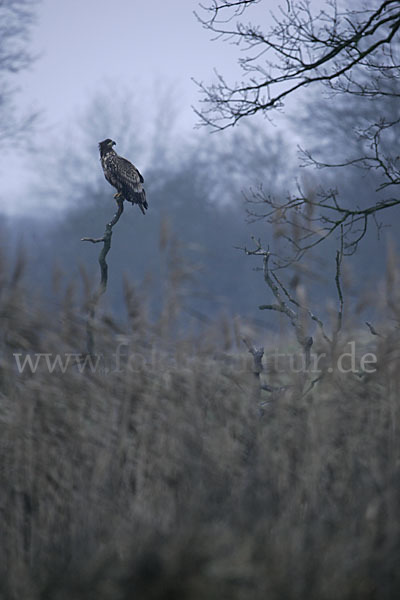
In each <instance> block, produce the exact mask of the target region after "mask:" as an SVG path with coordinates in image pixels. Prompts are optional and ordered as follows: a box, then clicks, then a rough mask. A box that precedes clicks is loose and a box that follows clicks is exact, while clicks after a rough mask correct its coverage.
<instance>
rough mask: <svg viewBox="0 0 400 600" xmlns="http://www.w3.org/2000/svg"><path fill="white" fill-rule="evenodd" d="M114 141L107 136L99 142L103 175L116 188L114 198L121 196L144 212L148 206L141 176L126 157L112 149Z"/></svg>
mask: <svg viewBox="0 0 400 600" xmlns="http://www.w3.org/2000/svg"><path fill="white" fill-rule="evenodd" d="M113 146H115V142H113V140H110V139H109V138H107V139H106V140H103V141H102V142H100V143H99V150H100V162H101V166H102V167H103V171H104V176H105V178H106V179H107V181H108V183H111V185H112V186H113V187H115V189H116V190H117V192H118V193H117V194H115V197H116V198H122V199H123V200H127V201H128V202H132V204H138V205H139V208H140V210H141V211H142V213H143V214H145V211H146V209H147V208H148V204H147V200H146V192H145V191H144V189H143V181H144V180H143V177H142V175H141V174H140V173H139V171H138V170H137V168H136V167H135V166H134V165H133V164H132V163H131V162H129V160H127V159H126V158H123V157H122V156H119V155H118V154H117V153H116V152H115V150H113Z"/></svg>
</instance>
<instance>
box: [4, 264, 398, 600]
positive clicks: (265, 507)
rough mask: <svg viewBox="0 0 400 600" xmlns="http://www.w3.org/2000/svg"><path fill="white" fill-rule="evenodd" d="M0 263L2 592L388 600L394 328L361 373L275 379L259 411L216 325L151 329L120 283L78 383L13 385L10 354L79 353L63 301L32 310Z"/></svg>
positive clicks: (22, 378) (225, 328)
mask: <svg viewBox="0 0 400 600" xmlns="http://www.w3.org/2000/svg"><path fill="white" fill-rule="evenodd" d="M2 264H3V269H2V272H1V274H0V281H1V288H0V319H1V338H0V445H1V459H0V460H1V462H0V515H1V519H0V540H1V556H0V581H1V592H0V597H1V598H7V599H8V598H10V599H11V598H12V599H21V598H23V599H24V600H31V599H32V600H39V599H43V600H44V599H52V600H64V599H65V600H66V599H68V600H70V599H71V600H72V599H74V600H80V599H89V598H96V600H106V599H107V600H125V599H126V600H128V598H129V599H131V598H138V599H143V600H146V599H165V600H167V599H168V600H171V599H174V600H175V599H181V598H182V599H193V600H196V599H207V600H208V599H213V598H215V599H218V600H221V599H224V598H226V599H228V598H229V599H234V598H235V599H236V598H237V599H241V598H243V599H249V598H252V599H253V598H254V599H255V600H257V599H258V598H260V599H265V598H269V599H279V600H282V599H290V598H291V599H296V600H298V599H303V598H304V599H308V600H312V599H316V600H317V599H318V600H324V599H327V600H328V599H332V600H333V599H338V598H340V599H341V598H344V599H367V598H368V599H369V598H371V599H372V598H385V599H386V598H387V599H393V598H396V597H397V596H398V594H399V593H400V570H399V569H398V564H399V558H400V531H399V507H400V481H399V475H400V462H399V461H400V448H399V445H400V436H399V433H400V432H399V397H400V394H399V392H400V370H399V357H398V347H399V335H398V332H397V331H396V330H395V329H393V331H392V332H391V333H390V335H386V336H385V337H382V338H378V337H376V340H373V341H374V342H375V341H376V344H375V346H376V347H374V351H375V352H376V354H377V357H378V370H377V372H376V373H374V374H372V375H368V376H362V377H360V376H359V375H356V374H352V373H349V374H341V373H339V372H338V371H336V370H334V371H333V372H332V373H329V372H328V371H326V372H325V375H324V377H323V378H322V380H321V381H320V382H319V383H318V384H316V385H315V386H314V388H313V389H312V390H311V391H310V392H309V393H306V394H304V390H305V389H306V387H307V385H308V383H309V381H308V380H307V381H305V380H304V376H303V375H298V374H292V373H290V372H287V373H285V374H283V375H282V377H283V379H284V380H285V382H286V383H287V382H289V383H291V386H292V387H289V388H287V389H286V391H284V392H281V393H280V394H278V395H277V396H274V398H273V400H272V401H271V402H269V403H268V404H267V405H266V406H265V407H264V410H263V411H262V413H260V408H259V401H260V400H261V401H262V402H263V401H265V400H269V399H270V396H269V395H268V394H267V393H264V392H263V396H262V397H261V399H260V398H258V394H257V390H256V389H255V387H254V385H255V384H254V381H253V377H252V375H251V373H249V372H248V370H247V368H244V365H247V362H248V361H247V358H246V360H244V358H243V356H242V355H241V354H239V353H238V351H237V348H236V350H235V332H233V333H232V327H230V326H229V324H227V323H226V322H225V323H222V324H221V325H220V326H219V329H218V327H217V326H216V328H214V331H212V332H208V333H207V332H203V333H202V334H201V339H200V336H199V334H196V336H192V337H191V338H189V337H181V338H180V337H179V335H177V331H176V328H174V327H173V326H171V323H170V320H171V319H173V318H175V317H176V314H177V313H178V312H179V310H178V309H179V298H178V296H177V295H175V296H174V295H173V293H172V290H170V292H171V293H170V294H169V295H168V297H167V300H168V301H167V306H166V308H165V310H164V312H162V314H161V317H160V321H159V322H157V323H152V322H151V321H150V319H149V318H148V316H146V312H145V310H144V308H143V303H141V300H140V298H139V295H138V293H137V292H136V291H135V290H134V289H133V288H131V287H129V286H128V285H127V287H126V299H127V308H128V322H127V324H126V327H122V326H121V325H120V324H118V325H117V324H116V323H115V322H114V321H113V320H112V319H111V318H110V317H109V316H104V317H103V318H102V319H101V320H100V321H99V325H98V329H97V331H96V344H97V351H98V352H99V353H101V354H102V360H101V363H100V366H99V368H98V369H97V371H96V372H95V373H92V372H91V370H90V369H86V370H84V372H83V373H80V371H79V368H78V366H77V365H76V364H73V363H74V361H72V363H71V365H70V367H69V368H68V369H67V370H66V372H65V373H62V372H61V370H60V369H55V370H54V372H53V373H50V372H49V370H48V369H47V368H46V367H45V364H44V362H43V363H42V364H41V366H39V368H38V370H37V372H36V373H31V372H30V371H29V369H28V370H25V372H24V373H22V374H20V373H18V370H17V367H16V362H15V358H14V356H13V353H20V354H24V353H27V352H28V353H54V354H56V353H60V354H62V355H64V354H65V353H66V352H70V353H79V352H81V351H82V350H83V349H84V347H85V327H84V320H83V319H82V313H81V311H80V309H79V302H78V301H77V300H76V299H75V298H76V296H75V295H74V293H73V290H72V289H67V290H66V292H65V294H64V296H62V297H61V298H60V301H59V309H58V310H57V311H55V312H54V314H48V312H46V311H45V309H44V307H43V305H42V304H41V302H40V301H36V300H35V299H34V298H32V295H31V294H30V292H29V290H25V289H24V282H23V277H22V270H23V269H22V262H20V263H18V264H17V265H16V267H15V268H14V270H13V271H11V272H9V271H8V270H7V265H8V264H9V261H7V260H6V259H3V261H2ZM392 279H393V278H392ZM391 281H392V280H391ZM391 285H392V288H391V294H392V300H391V301H392V303H393V293H394V292H393V289H394V287H393V286H394V284H393V281H392V284H391ZM394 306H396V303H394ZM224 332H225V334H224ZM346 341H347V340H344V342H343V343H345V342H346ZM121 342H123V343H126V344H127V346H123V347H122V346H121V348H122V350H121V351H122V354H123V355H129V362H128V361H127V360H126V359H125V358H122V359H121V363H120V369H119V370H115V357H113V356H112V355H113V353H115V352H118V350H117V348H118V344H119V343H121ZM221 350H223V353H222V352H221ZM337 352H339V350H337ZM396 352H397V354H396ZM216 357H217V358H216ZM113 361H114V362H113ZM250 366H251V365H247V367H248V368H250ZM276 377H278V376H277V375H276V376H275V378H276ZM399 597H400V596H399Z"/></svg>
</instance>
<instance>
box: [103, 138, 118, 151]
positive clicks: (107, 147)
mask: <svg viewBox="0 0 400 600" xmlns="http://www.w3.org/2000/svg"><path fill="white" fill-rule="evenodd" d="M113 146H115V142H114V141H113V140H110V138H107V139H106V140H103V141H102V142H100V143H99V150H100V152H101V153H102V154H104V153H105V152H108V151H109V150H112V147H113Z"/></svg>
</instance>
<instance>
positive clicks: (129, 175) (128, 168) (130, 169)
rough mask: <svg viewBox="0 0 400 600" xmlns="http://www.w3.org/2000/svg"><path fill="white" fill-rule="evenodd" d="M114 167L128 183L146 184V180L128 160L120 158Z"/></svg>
mask: <svg viewBox="0 0 400 600" xmlns="http://www.w3.org/2000/svg"><path fill="white" fill-rule="evenodd" d="M113 166H114V168H115V169H116V172H117V173H118V175H122V176H123V177H125V178H126V180H127V181H128V182H130V183H132V184H135V185H137V184H138V183H143V182H144V179H143V177H142V175H141V173H140V172H139V170H138V169H137V168H136V167H135V165H133V164H132V163H131V162H130V161H129V160H127V159H126V158H123V157H122V156H118V159H117V160H116V161H115V165H113Z"/></svg>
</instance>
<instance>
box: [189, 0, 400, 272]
mask: <svg viewBox="0 0 400 600" xmlns="http://www.w3.org/2000/svg"><path fill="white" fill-rule="evenodd" d="M259 2H260V0H242V1H233V0H232V1H230V0H212V2H211V3H210V4H209V5H208V6H203V9H204V11H205V13H206V16H205V17H201V16H199V15H197V16H198V18H199V20H200V21H201V23H202V24H203V26H204V27H206V28H207V29H209V30H210V31H212V32H213V33H215V34H217V35H218V36H220V37H222V38H223V39H229V40H230V41H233V42H235V43H237V44H238V45H240V46H241V47H242V48H244V49H245V50H246V51H247V55H246V57H245V58H241V59H240V61H239V62H240V65H241V67H242V69H243V71H244V79H243V80H242V82H241V83H239V84H235V85H233V86H231V85H229V84H228V83H227V82H226V80H225V79H224V78H223V76H222V75H218V81H217V83H214V84H212V85H210V86H205V85H204V84H202V83H199V86H200V88H201V91H202V94H203V98H202V109H201V110H199V111H197V113H198V115H199V117H200V119H201V122H202V123H203V124H207V125H210V126H212V127H214V128H218V129H224V128H226V127H229V126H232V125H235V124H236V123H237V122H238V121H239V120H241V119H244V118H246V117H249V116H252V115H255V114H257V113H262V114H264V115H265V114H270V111H272V110H273V109H276V108H278V107H282V106H283V104H284V101H285V100H286V99H287V98H288V97H289V96H292V95H295V94H296V93H297V92H300V90H301V89H302V88H303V89H306V88H307V89H308V88H310V86H314V87H315V86H318V85H319V86H323V87H324V89H325V91H326V92H327V93H328V95H329V94H330V95H337V94H345V95H352V96H358V97H361V98H363V99H364V100H367V101H368V102H369V101H371V99H372V100H374V101H378V100H381V101H382V102H381V104H380V109H381V111H382V112H381V114H380V115H379V116H378V117H377V116H376V115H375V116H374V117H373V118H372V119H365V123H364V126H363V127H361V128H359V129H358V130H357V131H356V135H357V137H358V139H359V141H360V144H359V148H361V150H360V152H359V153H358V154H356V155H353V156H345V157H344V158H343V160H341V161H339V162H330V161H329V160H323V159H321V158H316V157H314V156H313V155H311V153H310V152H308V151H307V150H303V151H302V154H303V164H305V165H310V164H312V165H314V166H316V167H317V168H324V167H334V168H340V167H348V166H354V167H358V168H363V169H365V170H368V171H374V172H377V173H379V174H380V177H381V181H380V183H379V185H378V188H377V190H376V191H377V192H378V193H379V196H378V198H377V199H376V201H374V202H373V203H371V204H368V205H367V206H352V205H349V203H346V202H344V201H342V200H340V199H339V197H338V191H337V190H336V189H329V190H323V189H321V190H318V191H317V192H316V193H315V194H313V195H312V196H310V195H307V194H305V193H304V191H303V190H302V189H301V188H300V187H298V190H297V191H298V193H297V194H294V195H293V194H291V195H290V196H289V197H288V198H287V199H286V200H284V201H282V200H277V199H276V198H274V197H272V196H271V195H270V192H269V190H267V191H265V190H264V189H263V188H259V189H258V190H256V191H253V192H251V194H250V195H249V197H248V199H249V201H250V203H251V204H252V206H251V207H250V209H249V214H250V216H252V217H254V218H264V219H266V220H267V221H269V222H270V223H273V224H276V225H279V226H280V227H285V226H286V227H289V228H290V229H291V232H290V233H289V232H285V233H284V234H283V235H284V237H285V238H286V240H287V242H289V246H290V248H291V251H290V252H289V254H288V255H287V256H285V257H284V259H283V260H279V261H278V263H277V266H278V267H279V268H280V267H282V266H287V265H288V264H292V262H293V261H297V260H299V259H300V258H302V257H303V256H304V253H305V252H307V251H308V250H309V249H311V248H313V247H315V246H317V245H319V244H321V243H322V242H324V241H325V240H326V238H328V237H330V236H331V235H332V234H334V233H339V234H340V236H342V238H343V254H344V255H346V254H352V253H354V252H355V250H356V249H357V247H358V243H359V242H360V240H361V239H362V238H363V237H364V235H365V233H366V231H367V228H368V224H369V221H370V220H373V221H374V222H375V223H376V225H377V226H378V228H379V227H380V223H379V222H378V215H379V213H381V212H382V211H383V210H385V209H386V208H391V207H393V206H396V205H398V204H399V203H400V199H399V198H398V197H397V195H395V193H394V191H393V190H394V189H395V186H397V185H398V184H399V183H400V158H399V156H398V154H399V152H398V150H396V148H395V147H394V145H393V143H390V142H391V141H392V140H393V138H396V139H398V133H399V130H400V120H399V118H398V116H397V114H395V115H394V114H393V111H390V110H386V108H387V106H388V105H390V106H393V102H391V103H389V102H387V103H386V104H385V103H384V102H383V101H384V100H385V99H386V100H387V99H389V100H390V99H396V98H398V97H399V96H400V85H399V75H400V56H399V53H400V47H399V28H400V4H399V2H398V1H395V0H386V1H385V2H378V1H377V0H375V2H370V3H369V4H368V8H366V7H363V6H361V5H359V6H357V5H353V7H352V8H349V7H344V8H342V7H340V4H339V2H336V1H333V0H328V1H327V2H326V3H325V5H324V7H323V8H322V9H321V8H316V9H315V8H314V9H313V4H312V2H309V1H304V0H301V1H287V2H286V4H285V5H283V6H281V7H280V9H279V16H278V17H274V25H273V26H272V28H271V29H270V31H269V32H268V33H266V32H264V31H263V30H262V28H261V27H260V26H256V25H252V24H247V25H245V24H244V23H242V22H240V21H239V17H240V15H242V14H243V12H244V11H245V10H247V9H248V8H249V7H250V6H251V5H254V4H258V3H259ZM303 98H304V96H303ZM392 191H393V193H392Z"/></svg>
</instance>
